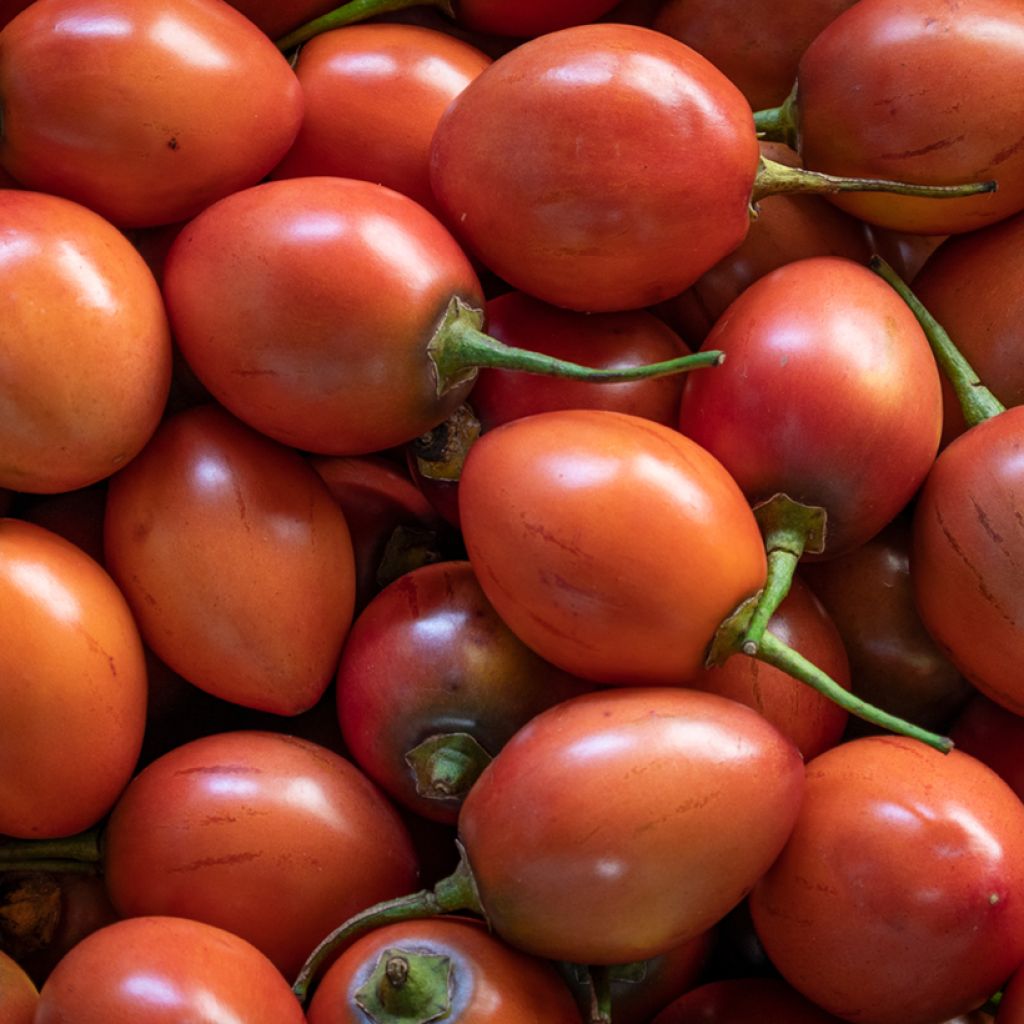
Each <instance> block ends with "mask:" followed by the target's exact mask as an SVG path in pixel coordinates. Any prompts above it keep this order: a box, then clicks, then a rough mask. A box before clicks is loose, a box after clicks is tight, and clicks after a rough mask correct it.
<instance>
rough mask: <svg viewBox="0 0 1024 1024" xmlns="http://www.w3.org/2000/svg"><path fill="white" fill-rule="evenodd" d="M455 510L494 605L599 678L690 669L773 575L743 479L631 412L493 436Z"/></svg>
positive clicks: (647, 677)
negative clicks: (719, 630)
mask: <svg viewBox="0 0 1024 1024" xmlns="http://www.w3.org/2000/svg"><path fill="white" fill-rule="evenodd" d="M717 371H718V368H716V369H714V370H706V371H701V372H706V373H715V372H717ZM459 505H460V509H461V521H462V528H463V539H464V540H465V542H466V549H467V551H468V552H469V560H470V562H471V563H472V565H473V568H474V571H475V572H476V575H477V578H478V579H479V581H480V586H481V587H482V588H483V590H484V593H485V594H486V595H487V598H488V600H489V601H490V602H491V604H493V605H494V607H495V609H496V610H497V612H498V614H499V615H500V616H501V617H502V618H503V619H504V620H505V622H507V623H508V625H509V626H510V628H511V629H512V631H513V632H514V633H515V634H516V635H517V636H519V638H520V639H521V640H523V642H524V643H526V644H527V646H529V647H532V648H533V649H534V650H535V651H536V652H537V653H538V654H540V655H541V657H543V658H546V659H547V660H548V661H550V662H552V663H554V664H555V665H558V666H560V667H561V668H564V669H566V670H567V671H569V672H572V673H573V674H574V675H578V676H582V677H583V678H585V679H592V680H594V681H595V682H599V683H609V684H612V685H624V684H658V685H666V684H667V685H672V684H679V683H682V682H684V681H685V680H686V679H689V678H692V677H693V676H694V675H695V674H696V673H697V672H699V671H700V669H701V667H702V665H703V663H704V656H705V651H706V648H707V647H708V645H709V644H710V643H711V638H712V636H713V634H714V632H715V630H716V629H717V628H718V625H719V624H720V623H721V621H722V620H723V619H724V618H725V617H726V616H727V615H729V614H730V613H732V612H733V611H734V610H735V609H736V608H737V607H738V606H739V605H740V604H741V603H742V602H743V601H745V600H746V599H747V598H748V597H751V596H752V595H753V594H755V593H756V592H757V590H758V589H759V588H760V587H761V586H762V585H763V583H764V576H765V554H764V545H763V542H762V539H761V534H760V531H759V530H758V528H757V524H756V522H755V520H754V517H753V514H752V513H751V511H750V508H749V506H748V505H747V503H746V501H745V500H744V498H743V496H742V494H741V493H740V491H739V489H738V488H737V487H736V484H735V483H734V481H733V480H732V478H731V477H730V476H729V475H728V473H726V472H725V470H724V469H723V468H722V466H721V465H720V464H719V463H718V462H717V461H716V460H715V459H714V457H713V456H711V455H709V454H708V453H707V452H706V451H704V449H702V448H700V447H699V446H698V445H696V444H694V443H693V442H691V441H690V440H689V439H688V438H685V437H683V436H682V435H681V434H679V433H677V432H675V431H673V430H671V429H669V428H668V427H663V426H661V425H660V424H657V423H651V422H650V421H649V420H643V419H639V418H637V417H634V416H626V415H624V414H622V413H616V412H607V411H604V410H566V411H563V412H550V413H541V414H538V415H537V416H529V417H527V418H526V419H521V420H515V421H514V422H512V423H507V424H505V425H504V426H502V427H498V428H497V429H496V430H492V431H490V432H489V433H487V434H484V435H483V436H482V437H481V438H480V439H479V440H478V441H477V442H476V443H475V444H474V445H473V446H472V447H471V448H470V452H469V457H468V458H467V460H466V464H465V466H464V468H463V472H462V477H461V479H460V482H459Z"/></svg>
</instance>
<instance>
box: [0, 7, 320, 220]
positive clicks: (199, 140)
mask: <svg viewBox="0 0 1024 1024" xmlns="http://www.w3.org/2000/svg"><path fill="white" fill-rule="evenodd" d="M97 69H102V71H101V72H99V71H98V70H97ZM0 95H2V96H3V100H4V130H3V137H2V139H0V161H2V162H3V165H4V167H6V169H7V170H8V171H10V173H11V174H12V175H13V176H14V177H15V178H16V179H17V180H18V181H20V182H21V183H22V184H23V185H25V186H27V187H28V188H31V189H35V190H38V191H41V192H52V193H54V194H55V195H61V196H66V197H67V198H69V199H74V200H76V201H77V202H80V203H82V204H83V205H85V206H88V207H90V208H91V209H93V210H96V211H97V212H98V213H100V214H101V215H102V216H104V217H105V218H106V219H108V220H110V221H112V222H113V223H114V224H117V225H118V226H119V227H145V226H149V225H154V224H169V223H171V222H172V221H179V220H185V219H187V218H189V217H192V216H194V215H195V214H197V213H198V212H199V211H200V210H202V209H203V207H205V206H208V205H209V204H210V203H212V202H214V201H215V200H217V199H220V198H221V197H222V196H226V195H230V194H231V193H232V192H236V191H238V190H239V189H242V188H246V187H248V186H249V185H254V184H255V183H256V182H258V181H259V180H260V179H261V178H262V177H263V176H264V175H265V174H266V173H267V172H268V171H269V170H270V169H271V168H272V167H273V166H274V165H275V164H276V163H277V162H278V161H279V160H280V159H281V157H282V156H283V155H284V154H285V152H286V151H287V150H288V147H289V146H290V145H291V144H292V140H293V139H294V138H295V135H296V133H297V132H298V130H299V124H300V123H301V120H302V91H301V89H300V87H299V83H298V80H297V79H296V77H295V74H294V73H293V71H292V70H291V68H290V67H289V66H288V62H287V61H286V60H285V59H284V57H283V56H282V55H281V54H280V53H279V52H278V50H277V48H276V47H275V46H274V45H273V43H271V42H270V40H269V39H267V37H266V36H265V35H264V34H263V33H262V32H260V31H259V30H258V29H256V28H255V26H253V25H252V24H251V23H250V22H249V21H248V20H247V19H245V18H243V17H241V16H240V15H239V14H238V13H237V12H236V11H234V10H233V9H231V8H230V7H229V6H228V5H227V4H223V3H213V2H211V0H41V2H37V3H34V4H33V5H32V6H31V7H30V8H29V9H28V10H27V11H24V12H22V14H20V15H18V17H17V18H15V19H14V21H12V22H11V23H10V24H9V25H8V26H7V27H6V28H5V29H4V30H3V36H2V38H0Z"/></svg>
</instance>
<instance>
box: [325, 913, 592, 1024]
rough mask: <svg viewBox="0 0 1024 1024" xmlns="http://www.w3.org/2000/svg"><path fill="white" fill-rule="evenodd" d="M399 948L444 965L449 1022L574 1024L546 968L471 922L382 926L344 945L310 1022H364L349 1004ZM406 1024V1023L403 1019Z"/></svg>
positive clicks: (574, 1015) (571, 1007)
mask: <svg viewBox="0 0 1024 1024" xmlns="http://www.w3.org/2000/svg"><path fill="white" fill-rule="evenodd" d="M389 950H405V951H408V952H409V953H414V954H415V953H421V954H427V955H430V956H444V957H448V958H449V960H450V961H451V966H450V971H451V975H450V977H451V981H450V985H451V995H450V998H451V1007H450V1010H449V1012H448V1013H447V1015H445V1017H444V1020H445V1021H450V1022H451V1024H506V1022H509V1021H524V1022H525V1021H529V1022H530V1024H578V1022H579V1019H580V1018H579V1013H578V1011H577V1009H576V1004H575V1003H574V1002H573V999H572V996H571V995H570V994H569V990H568V988H566V986H565V985H564V983H563V982H562V980H561V979H560V978H559V977H558V975H557V974H556V973H555V972H554V970H553V968H552V967H551V965H550V964H545V963H542V962H540V961H539V960H535V959H533V958H532V957H528V956H526V955H524V954H523V953H520V952H519V951H517V950H514V949H511V948H510V947H508V946H506V945H504V944H503V943H502V942H500V941H499V940H498V939H497V938H494V937H492V936H491V935H489V934H488V932H487V930H486V928H485V927H484V926H483V925H482V924H480V923H479V922H476V921H470V920H461V919H458V918H437V919H434V920H428V921H407V922H402V923H401V924H393V925H385V926H384V927H382V928H378V929H376V930H375V931H373V932H371V933H370V934H369V935H366V936H363V937H362V938H361V939H358V940H357V941H356V942H355V943H353V944H352V945H351V946H349V947H348V949H346V950H345V952H344V953H342V955H341V956H340V957H339V958H338V959H337V960H336V961H335V962H334V964H333V965H332V966H331V967H330V968H329V969H328V971H327V972H326V973H325V974H324V977H323V980H322V981H321V982H320V984H319V985H318V987H317V990H316V993H315V994H314V996H313V1000H312V1002H311V1003H310V1005H309V1010H308V1011H307V1015H306V1016H307V1020H308V1021H309V1024H367V1021H369V1020H372V1019H374V1018H372V1017H369V1016H368V1015H367V1014H366V1013H364V1012H363V1010H361V1009H360V1008H359V1006H358V1005H357V1004H356V1002H355V997H356V993H357V992H358V991H359V989H360V988H361V987H362V986H363V985H364V984H365V983H366V981H367V979H368V978H369V977H370V975H371V974H372V972H373V969H374V967H376V965H377V962H378V960H379V959H380V957H381V956H382V955H383V954H384V953H385V952H386V951H389ZM409 1020H412V1018H411V1017H410V1018H409Z"/></svg>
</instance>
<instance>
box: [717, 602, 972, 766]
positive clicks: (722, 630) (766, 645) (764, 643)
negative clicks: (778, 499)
mask: <svg viewBox="0 0 1024 1024" xmlns="http://www.w3.org/2000/svg"><path fill="white" fill-rule="evenodd" d="M756 606H757V597H752V598H749V599H748V600H747V601H744V603H743V604H741V605H740V607H739V608H737V609H736V611H735V612H733V613H732V615H730V616H729V617H728V618H727V619H726V620H725V621H724V622H723V623H722V624H721V625H720V626H719V627H718V630H717V631H716V633H715V636H714V638H713V639H712V641H711V646H710V648H709V649H708V654H707V658H706V659H705V665H707V667H709V668H712V667H714V666H716V665H721V664H723V663H724V662H726V661H727V660H728V659H729V658H730V657H732V656H733V655H734V654H738V653H740V652H741V650H742V642H743V637H744V635H745V634H746V631H747V628H748V626H749V625H750V619H751V617H752V615H753V613H754V609H755V607H756ZM754 657H755V658H757V660H758V661H763V662H764V663H765V664H766V665H772V666H773V667H774V668H777V669H779V670H780V671H782V672H785V673H786V675H789V676H792V677H793V678H794V679H796V680H798V681H799V682H801V683H806V684H807V685H808V686H811V687H813V688H814V689H815V690H817V691H818V692H819V693H820V694H823V695H824V696H825V697H827V698H828V699H829V700H831V701H832V702H833V703H834V704H838V705H839V706H840V707H841V708H843V709H844V710H846V711H847V712H849V713H850V714H851V715H856V717H857V718H862V719H864V721H865V722H871V723H872V724H873V725H877V726H878V727H879V728H880V729H886V730H888V731H889V732H894V733H897V734H898V735H900V736H909V737H910V738H911V739H915V740H920V741H921V742H922V743H926V744H927V745H928V746H929V747H934V748H935V749H936V750H938V751H939V752H940V753H943V754H948V753H949V751H950V750H952V749H953V741H952V740H951V739H949V738H948V737H946V736H939V735H938V734H936V733H933V732H929V731H928V730H927V729H922V728H921V727H920V726H919V725H914V723H913V722H908V721H907V720H906V719H903V718H899V717H898V716H896V715H892V714H890V713H889V712H888V711H883V710H882V709H881V708H879V707H876V706H875V705H874V704H869V703H868V702H867V701H866V700H861V699H860V698H859V697H856V696H854V695H853V694H852V693H850V691H849V690H847V689H844V688H843V687H842V686H840V685H839V683H837V682H836V681H835V680H834V679H833V678H832V677H831V676H829V675H828V674H827V673H825V672H823V671H822V670H821V669H820V668H818V666H817V665H815V664H813V662H810V661H808V660H807V659H806V658H805V657H804V656H803V655H802V654H799V653H798V652H797V651H795V650H793V648H792V647H790V646H789V645H788V644H785V643H783V642H782V641H781V640H780V639H779V638H778V637H777V636H775V635H774V634H773V633H771V632H769V631H767V630H766V631H765V632H764V633H763V635H762V636H761V642H760V644H759V645H758V650H757V654H755V655H754Z"/></svg>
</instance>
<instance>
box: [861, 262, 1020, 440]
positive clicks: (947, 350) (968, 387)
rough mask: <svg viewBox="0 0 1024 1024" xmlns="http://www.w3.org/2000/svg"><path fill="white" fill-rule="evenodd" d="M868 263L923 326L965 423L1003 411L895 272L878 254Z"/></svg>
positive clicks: (974, 421) (941, 328)
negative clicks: (954, 394)
mask: <svg viewBox="0 0 1024 1024" xmlns="http://www.w3.org/2000/svg"><path fill="white" fill-rule="evenodd" d="M870 267H871V269H872V270H873V271H874V272H875V273H876V274H878V276H879V277H881V278H882V279H883V280H884V281H886V282H888V283H889V285H891V286H892V288H893V289H895V291H896V292H897V294H898V295H899V296H900V298H901V299H903V301H904V302H905V303H906V304H907V305H908V306H909V307H910V309H911V311H912V312H913V314H914V316H916V317H917V322H918V323H919V324H920V325H921V327H922V329H923V330H924V333H925V336H926V337H927V338H928V343H929V344H930V345H931V347H932V351H933V352H934V353H935V361H936V362H937V363H938V364H939V366H940V367H941V368H942V372H943V373H944V374H945V375H946V377H947V378H948V379H949V382H950V383H951V384H952V385H953V390H954V391H955V392H956V397H957V399H958V401H959V402H960V408H961V409H963V413H964V420H965V421H966V423H967V425H968V426H969V427H974V426H977V425H978V424H979V423H981V422H982V421H983V420H988V419H991V418H992V417H993V416H998V415H999V414H1000V413H1001V412H1006V406H1005V405H1003V403H1002V402H1000V401H999V399H998V398H996V396H995V395H993V394H992V392H991V391H989V389H988V388H987V387H985V385H984V384H982V382H981V381H980V380H979V379H978V375H977V374H976V373H975V372H974V368H973V367H972V366H971V364H970V363H969V362H967V360H966V359H965V358H964V357H963V355H962V354H961V353H960V350H959V349H958V348H957V347H956V345H954V344H953V341H952V339H951V338H950V336H949V335H948V334H947V333H946V331H945V329H944V328H943V327H942V326H941V324H939V323H938V322H937V321H936V319H935V317H933V316H932V315H931V313H929V312H928V310H927V309H925V307H924V306H923V305H922V304H921V300H920V299H919V298H918V297H917V296H916V295H915V294H914V293H913V292H912V291H911V290H910V288H909V287H908V286H907V284H906V282H905V281H903V279H902V278H901V277H900V276H899V274H897V273H896V271H895V270H893V269H892V267H890V266H889V264H888V263H886V262H885V260H883V259H882V257H881V256H873V257H872V258H871V263H870Z"/></svg>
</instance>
